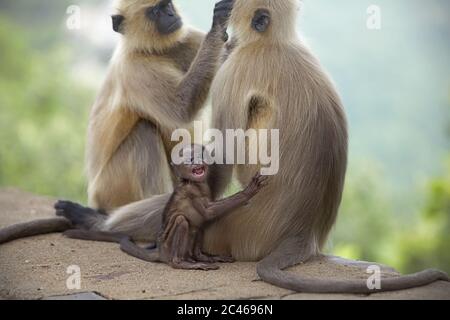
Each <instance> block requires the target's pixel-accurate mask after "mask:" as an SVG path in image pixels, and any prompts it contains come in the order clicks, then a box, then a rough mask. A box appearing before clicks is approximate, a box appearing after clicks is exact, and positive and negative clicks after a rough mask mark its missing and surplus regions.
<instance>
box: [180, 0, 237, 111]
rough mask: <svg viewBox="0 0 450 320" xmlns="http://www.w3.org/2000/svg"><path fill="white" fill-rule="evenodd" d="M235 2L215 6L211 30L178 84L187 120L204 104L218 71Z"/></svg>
mask: <svg viewBox="0 0 450 320" xmlns="http://www.w3.org/2000/svg"><path fill="white" fill-rule="evenodd" d="M233 3H234V0H223V1H220V2H219V3H217V4H216V7H215V9H214V19H213V26H212V28H211V31H210V32H209V33H208V34H207V35H206V38H205V40H204V41H203V43H202V45H201V47H200V50H199V51H198V54H197V56H196V58H195V60H194V62H193V63H192V65H191V67H190V69H189V71H188V72H187V74H186V75H185V77H184V78H183V80H182V81H181V82H180V84H179V86H178V88H177V91H176V97H177V99H178V100H179V104H180V106H181V108H182V109H183V110H186V113H187V118H188V119H192V117H194V116H195V114H196V113H197V112H198V110H199V109H200V107H201V106H202V105H203V103H204V102H205V99H206V97H207V95H208V92H209V89H210V87H211V83H212V80H213V78H214V75H215V73H216V71H217V68H218V64H219V63H220V62H221V61H220V57H221V53H222V50H223V48H224V43H225V42H226V41H227V40H228V35H227V33H226V29H227V24H228V18H229V15H230V13H231V10H232V9H233Z"/></svg>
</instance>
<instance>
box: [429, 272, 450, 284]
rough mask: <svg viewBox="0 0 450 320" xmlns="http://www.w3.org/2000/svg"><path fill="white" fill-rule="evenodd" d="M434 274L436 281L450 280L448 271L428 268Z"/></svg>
mask: <svg viewBox="0 0 450 320" xmlns="http://www.w3.org/2000/svg"><path fill="white" fill-rule="evenodd" d="M426 271H428V272H430V273H432V274H433V275H434V278H435V279H436V280H435V281H439V280H441V281H447V282H450V278H449V276H448V274H447V272H445V271H442V270H439V269H428V270H426Z"/></svg>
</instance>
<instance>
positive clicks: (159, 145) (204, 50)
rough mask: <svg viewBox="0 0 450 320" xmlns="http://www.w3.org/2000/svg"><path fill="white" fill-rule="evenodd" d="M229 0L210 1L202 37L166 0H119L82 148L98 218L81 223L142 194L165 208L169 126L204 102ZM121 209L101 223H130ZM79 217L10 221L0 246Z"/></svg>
mask: <svg viewBox="0 0 450 320" xmlns="http://www.w3.org/2000/svg"><path fill="white" fill-rule="evenodd" d="M233 2H234V1H233V0H222V1H220V2H218V3H217V4H216V6H215V9H214V18H213V25H212V28H211V30H210V31H209V32H208V34H206V36H205V35H204V34H203V33H201V32H199V31H196V30H194V29H193V28H191V27H189V26H186V25H184V24H183V22H182V19H181V17H180V15H179V12H178V10H177V9H176V7H175V5H174V3H173V2H172V0H133V1H130V0H119V1H118V4H117V11H118V12H117V14H116V15H114V16H113V17H112V24H113V29H114V31H116V32H118V33H120V34H122V39H121V42H120V44H119V46H118V47H117V49H116V51H115V53H114V56H113V58H112V61H111V63H110V66H109V71H108V75H107V77H106V80H105V82H104V84H103V87H102V89H101V90H100V93H99V95H98V97H97V100H96V102H95V104H94V106H93V108H92V111H91V114H90V118H89V129H88V141H87V149H86V167H87V176H88V196H89V206H91V207H93V208H96V209H97V210H98V211H95V212H96V213H99V214H98V215H97V218H99V219H94V218H91V217H88V218H86V221H84V222H82V224H89V225H90V224H91V223H93V224H95V225H96V226H99V225H101V224H103V223H104V222H106V221H107V216H106V213H113V212H114V210H115V209H117V208H120V207H122V206H124V205H128V204H130V203H135V202H139V201H141V200H144V199H147V200H146V202H145V203H146V205H145V208H146V210H147V209H148V208H158V209H156V210H157V211H161V209H160V208H161V206H162V207H164V205H163V203H164V202H167V200H168V198H169V197H170V192H171V191H172V188H173V182H174V179H175V177H174V175H173V173H172V172H171V169H170V165H169V161H168V156H169V155H170V153H171V148H172V147H173V143H172V142H171V139H170V138H171V134H172V131H173V130H174V129H176V128H180V127H188V126H189V124H190V122H191V121H192V120H193V119H194V118H195V117H196V115H197V114H198V111H199V110H200V109H201V108H202V106H203V105H204V102H205V100H206V98H207V96H208V93H209V89H210V85H211V82H212V80H213V77H214V75H215V73H216V71H217V68H218V66H219V64H220V63H221V62H222V60H221V59H222V56H223V51H224V43H225V41H226V40H227V34H226V28H227V21H228V18H229V16H230V13H231V9H232V6H233ZM67 205H68V203H67V202H60V203H58V204H57V205H56V209H57V210H58V212H59V213H61V212H62V211H64V210H68V211H70V210H72V211H73V210H76V209H78V207H75V205H74V206H69V207H67ZM133 208H134V206H133ZM124 211H125V212H127V209H125V210H121V209H119V213H118V214H117V215H113V216H112V219H111V221H110V222H106V223H107V224H108V225H114V224H115V223H116V222H117V223H120V221H121V219H125V220H127V221H129V222H128V224H125V227H127V226H128V225H129V224H130V223H131V224H133V225H134V222H136V220H135V218H134V216H133V215H129V214H126V213H125V217H123V215H122V214H121V213H122V212H124ZM147 211H148V210H147ZM150 211H152V210H150ZM87 212H94V210H92V211H90V210H87ZM134 212H135V210H133V213H134ZM84 217H86V215H81V216H80V217H79V221H78V222H77V223H75V224H73V223H70V222H69V221H67V220H66V219H62V218H55V219H45V220H38V221H32V222H28V223H21V224H18V225H14V226H11V227H8V228H6V229H4V230H0V243H4V242H8V241H11V240H14V239H18V238H22V237H26V236H33V235H39V234H44V233H51V232H61V231H64V230H67V229H69V228H72V227H76V226H78V223H79V222H80V221H83V218H84Z"/></svg>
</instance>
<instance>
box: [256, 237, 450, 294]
mask: <svg viewBox="0 0 450 320" xmlns="http://www.w3.org/2000/svg"><path fill="white" fill-rule="evenodd" d="M300 244H301V240H300V239H298V238H290V239H287V240H285V241H284V242H283V243H282V244H281V245H280V246H279V247H278V248H277V249H275V250H274V251H273V252H272V253H271V254H270V255H269V256H267V257H266V258H265V259H263V260H262V261H261V262H260V263H259V264H258V266H257V272H258V275H259V276H260V277H261V279H262V280H263V281H265V282H267V283H270V284H272V285H275V286H278V287H281V288H285V289H288V290H293V291H297V292H305V293H356V294H364V293H376V292H383V291H394V290H404V289H410V288H415V287H420V286H424V285H427V284H430V283H433V282H435V281H439V280H443V281H450V280H449V277H448V275H447V274H446V273H445V272H442V271H440V270H434V269H428V270H425V271H422V272H418V273H414V274H410V275H406V276H399V277H395V278H388V279H381V288H380V289H370V288H369V286H368V285H367V282H366V281H364V280H324V279H317V278H316V279H314V278H306V277H302V276H298V275H294V274H292V273H289V272H287V271H283V270H284V269H286V268H289V267H292V266H295V265H297V264H300V263H302V262H305V261H306V260H307V258H308V257H303V256H302V255H299V253H298V251H299V245H300ZM296 251H297V252H296Z"/></svg>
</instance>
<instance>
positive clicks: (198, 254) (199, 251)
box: [194, 232, 236, 263]
mask: <svg viewBox="0 0 450 320" xmlns="http://www.w3.org/2000/svg"><path fill="white" fill-rule="evenodd" d="M203 238H204V234H203V232H199V234H198V236H197V240H196V243H195V247H194V259H195V260H197V261H199V262H208V263H233V262H236V260H235V259H234V258H233V257H232V256H214V255H209V254H206V253H204V252H203Z"/></svg>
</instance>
